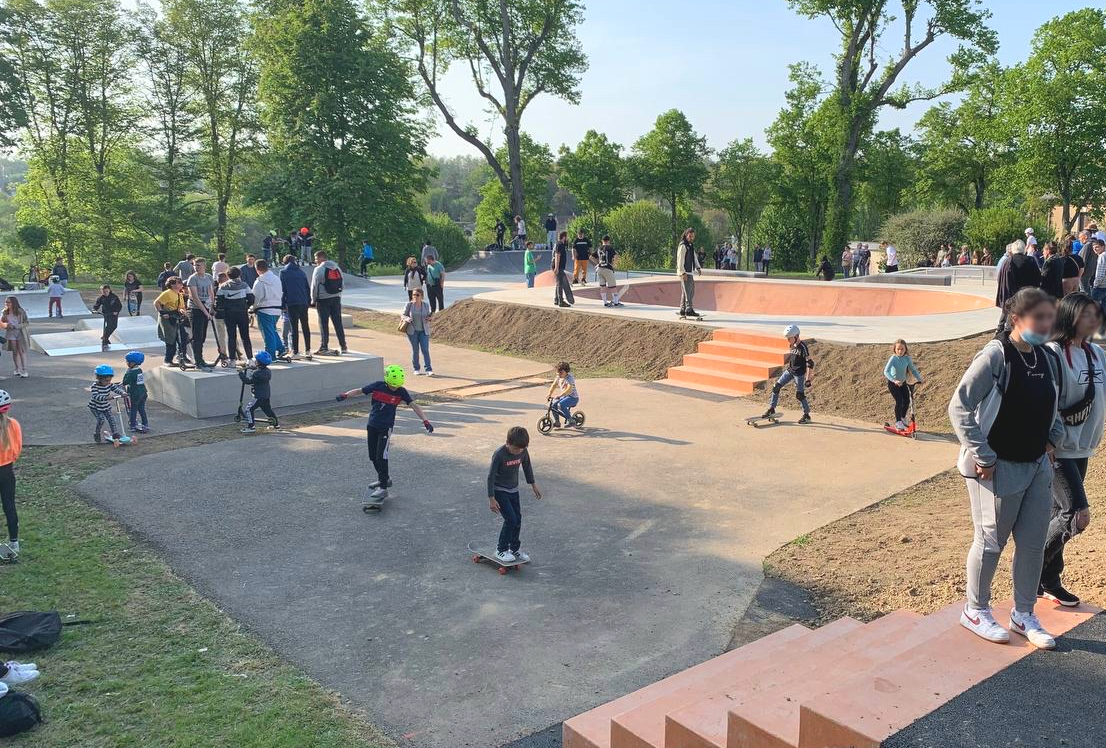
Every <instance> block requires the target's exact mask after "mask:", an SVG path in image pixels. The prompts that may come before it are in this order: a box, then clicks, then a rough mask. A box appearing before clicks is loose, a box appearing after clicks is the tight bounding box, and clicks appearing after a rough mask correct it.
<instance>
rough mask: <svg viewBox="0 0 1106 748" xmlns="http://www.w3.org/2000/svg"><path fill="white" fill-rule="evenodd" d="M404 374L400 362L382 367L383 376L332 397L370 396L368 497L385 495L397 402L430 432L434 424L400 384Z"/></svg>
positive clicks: (404, 376)
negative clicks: (371, 475) (372, 472)
mask: <svg viewBox="0 0 1106 748" xmlns="http://www.w3.org/2000/svg"><path fill="white" fill-rule="evenodd" d="M406 379H407V375H406V373H404V371H403V367H402V366H396V365H395V364H392V365H391V366H386V367H384V380H383V381H381V382H373V383H372V384H366V385H365V386H364V387H358V388H357V389H355V390H350V391H349V392H343V393H342V394H340V395H338V396H337V397H336V398H335V400H337V401H338V402H341V401H343V400H346V399H347V398H351V397H357V396H358V395H368V396H370V397H371V398H372V409H371V410H370V411H369V423H368V426H366V429H365V430H366V432H367V433H366V438H367V441H368V445H369V460H371V461H372V464H373V467H374V468H375V469H376V481H374V482H373V483H370V484H369V488H375V489H376V490H375V491H373V492H372V495H371V497H370V498H372V499H374V500H378V501H383V500H384V499H386V498H388V487H389V486H391V485H392V481H391V479H390V478H389V476H388V441H389V440H390V439H391V437H392V428H393V427H394V426H395V424H396V409H397V408H398V407H399V404H400V403H406V404H407V405H408V406H409V407H410V408H411V410H413V411H415V415H416V416H418V417H419V418H421V419H422V427H423V428H424V429H426V432H427V433H428V434H433V433H434V426H433V425H432V424H431V423H430V421H428V420H427V419H426V414H425V413H423V411H422V408H420V407H419V406H418V404H417V403H415V402H414V401H413V400H412V399H411V393H409V392H408V391H407V389H406V388H405V387H404V386H403V383H404V382H405V381H406Z"/></svg>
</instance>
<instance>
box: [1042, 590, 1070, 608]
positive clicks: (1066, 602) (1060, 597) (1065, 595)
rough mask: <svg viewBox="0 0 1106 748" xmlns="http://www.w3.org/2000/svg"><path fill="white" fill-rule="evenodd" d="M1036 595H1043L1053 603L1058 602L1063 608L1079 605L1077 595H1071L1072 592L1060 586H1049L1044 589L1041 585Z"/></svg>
mask: <svg viewBox="0 0 1106 748" xmlns="http://www.w3.org/2000/svg"><path fill="white" fill-rule="evenodd" d="M1037 596H1038V597H1043V598H1044V599H1045V600H1051V601H1052V602H1054V603H1059V604H1060V605H1063V606H1064V607H1065V608H1074V607H1075V606H1077V605H1079V596H1078V595H1073V594H1072V593H1070V592H1068V591H1067V590H1065V589H1064V588H1063V587H1062V586H1061V587H1051V588H1049V589H1045V588H1044V587H1042V588H1041V589H1040V591H1039V592H1038V593H1037Z"/></svg>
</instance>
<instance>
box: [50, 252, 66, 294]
mask: <svg viewBox="0 0 1106 748" xmlns="http://www.w3.org/2000/svg"><path fill="white" fill-rule="evenodd" d="M50 275H56V276H57V277H58V281H59V282H60V283H61V285H62V287H64V288H68V287H69V268H67V267H66V266H65V263H64V262H62V261H61V258H60V257H55V258H54V269H53V270H51V271H50Z"/></svg>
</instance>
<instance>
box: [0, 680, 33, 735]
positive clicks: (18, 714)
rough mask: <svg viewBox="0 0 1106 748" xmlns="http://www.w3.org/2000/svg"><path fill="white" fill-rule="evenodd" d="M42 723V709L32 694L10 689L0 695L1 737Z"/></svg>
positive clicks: (31, 728)
mask: <svg viewBox="0 0 1106 748" xmlns="http://www.w3.org/2000/svg"><path fill="white" fill-rule="evenodd" d="M41 724H42V710H41V709H39V708H38V702H37V701H35V698H34V697H33V696H31V695H30V694H26V693H19V692H16V691H8V693H7V694H5V695H4V696H0V738H9V737H11V736H12V735H18V734H19V733H21V732H27V731H28V730H33V729H35V728H36V727H38V726H39V725H41Z"/></svg>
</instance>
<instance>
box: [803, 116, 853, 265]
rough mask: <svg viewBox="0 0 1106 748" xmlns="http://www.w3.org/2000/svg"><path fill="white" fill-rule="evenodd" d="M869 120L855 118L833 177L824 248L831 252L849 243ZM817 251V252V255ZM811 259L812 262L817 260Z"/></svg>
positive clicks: (839, 249)
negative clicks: (855, 188)
mask: <svg viewBox="0 0 1106 748" xmlns="http://www.w3.org/2000/svg"><path fill="white" fill-rule="evenodd" d="M865 122H866V119H864V118H862V117H859V116H856V115H854V116H853V117H852V118H851V120H850V122H849V126H848V128H847V130H846V131H845V133H844V138H843V141H842V143H841V156H840V158H839V159H838V162H837V169H836V170H835V171H834V175H833V192H832V193H831V194H830V202H829V207H828V209H827V211H826V227H825V229H824V231H823V232H822V248H823V249H824V250H826V251H828V252H840V251H841V248H843V247H844V246H845V245H846V244H847V243H848V241H849V231H850V228H851V226H852V218H853V198H854V194H853V186H854V185H853V181H854V179H855V177H856V152H857V151H858V150H859V149H860V139H861V135H862V134H863V131H864V126H865ZM816 252H817V250H815V254H816ZM815 254H812V255H811V258H810V259H811V260H813V259H815Z"/></svg>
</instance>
